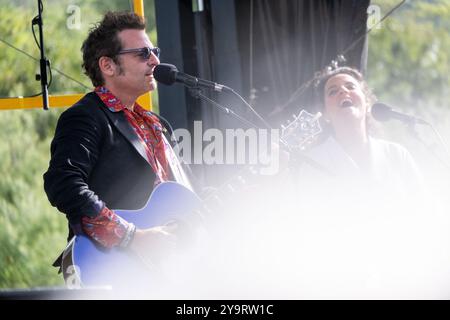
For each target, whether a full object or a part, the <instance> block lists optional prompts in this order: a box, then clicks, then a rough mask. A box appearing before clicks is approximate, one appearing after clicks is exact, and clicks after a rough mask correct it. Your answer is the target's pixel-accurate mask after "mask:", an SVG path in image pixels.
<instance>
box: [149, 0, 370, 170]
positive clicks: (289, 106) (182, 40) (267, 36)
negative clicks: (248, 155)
mask: <svg viewBox="0 0 450 320" xmlns="http://www.w3.org/2000/svg"><path fill="white" fill-rule="evenodd" d="M369 4H370V0H277V1H274V0H227V1H223V0H204V1H191V0H189V1H188V0H156V1H155V10H156V19H157V33H158V46H159V47H161V49H162V56H161V60H162V62H167V63H172V64H175V65H176V66H177V67H178V69H179V70H180V71H183V72H185V73H189V74H192V75H196V76H198V77H201V78H205V79H208V80H212V81H215V82H218V83H221V84H225V85H227V86H229V87H232V88H233V89H234V90H235V91H237V92H238V93H240V94H241V95H242V96H243V97H244V98H245V99H246V100H247V101H248V102H249V103H250V104H251V105H252V106H253V107H254V108H255V109H256V110H257V111H258V112H259V113H260V114H261V115H262V116H263V117H264V118H265V119H266V120H267V121H268V122H269V123H271V125H273V126H274V127H276V126H278V125H279V124H280V123H281V122H283V120H284V119H286V118H289V117H291V115H292V114H293V113H296V112H297V111H298V110H300V109H307V110H311V111H313V108H314V107H313V105H312V91H311V90H309V88H306V90H301V88H302V86H303V87H305V84H306V83H307V82H308V81H309V80H311V79H312V78H313V76H314V74H315V73H316V72H318V71H320V70H322V69H323V68H324V67H325V66H327V65H329V64H330V63H331V61H332V60H334V59H336V57H337V56H338V55H339V54H342V53H344V56H345V58H346V62H345V64H346V65H350V66H354V67H357V68H360V69H362V71H363V72H364V69H365V66H366V57H367V50H366V48H367V40H366V38H365V37H364V34H365V32H366V23H367V9H368V6H369ZM361 37H362V39H361V40H360V41H358V42H357V43H356V44H355V41H356V40H357V39H359V38H361ZM352 44H353V46H351V45H352ZM158 92H159V104H160V113H161V115H162V116H164V117H165V118H167V119H168V120H169V121H170V122H171V123H172V125H173V126H174V128H187V129H189V130H192V123H193V121H194V120H202V121H203V129H204V130H205V129H207V128H219V129H224V128H236V127H242V128H248V126H246V125H243V124H241V123H239V122H237V121H235V120H234V119H232V118H230V117H229V116H228V115H226V114H224V113H222V112H220V111H218V110H217V109H215V108H214V107H213V106H211V105H209V104H205V103H202V102H199V101H197V100H196V99H194V98H192V97H191V96H190V94H189V93H188V91H187V90H186V89H185V88H184V87H183V86H182V85H181V84H176V85H174V86H171V87H168V86H164V85H160V86H159V90H158ZM206 94H207V95H208V96H209V97H210V98H213V99H215V100H216V101H218V102H220V103H222V104H224V105H226V106H228V107H231V108H233V109H234V110H235V111H236V112H237V113H239V114H241V115H243V116H245V117H247V118H249V119H250V120H251V121H253V122H254V123H256V124H260V122H258V120H257V119H256V118H255V117H254V116H253V115H252V114H251V113H250V112H249V110H248V108H246V107H245V106H244V105H243V104H242V103H240V102H239V100H238V99H236V98H235V97H233V96H231V95H229V94H216V93H212V92H207V91H206ZM197 171H198V170H197ZM200 171H201V172H204V170H203V168H201V169H200Z"/></svg>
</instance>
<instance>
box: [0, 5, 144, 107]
mask: <svg viewBox="0 0 450 320" xmlns="http://www.w3.org/2000/svg"><path fill="white" fill-rule="evenodd" d="M133 11H134V12H135V13H136V14H138V15H140V16H141V17H143V16H144V1H143V0H133ZM83 96H84V94H67V95H54V96H52V95H49V97H48V103H49V107H50V108H55V107H68V106H71V105H73V104H75V103H76V102H77V101H78V100H80V99H81V98H82V97H83ZM137 101H138V103H139V104H140V105H141V106H143V107H144V108H146V109H148V110H151V109H152V98H151V94H150V92H148V93H146V94H144V95H142V96H140V97H139V98H138V100H137ZM42 107H43V106H42V96H36V97H18V98H4V99H0V110H14V109H33V108H42Z"/></svg>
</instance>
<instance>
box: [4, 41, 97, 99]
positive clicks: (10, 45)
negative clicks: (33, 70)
mask: <svg viewBox="0 0 450 320" xmlns="http://www.w3.org/2000/svg"><path fill="white" fill-rule="evenodd" d="M0 41H1V42H3V43H4V44H6V45H7V46H8V47H10V48H12V49H14V50H16V51H18V52H20V53H22V54H23V55H25V56H27V57H28V58H30V59H33V60H34V61H37V62H39V59H37V58H35V57H33V56H32V55H31V54H29V53H28V52H26V51H24V50H22V49H20V48H18V47H16V46H14V45H13V44H11V43H9V42H8V41H6V40H4V39H2V38H0ZM52 69H53V70H54V71H56V72H57V73H59V74H60V75H61V76H63V77H65V78H67V79H69V80H71V81H73V82H76V83H77V84H78V85H80V86H81V87H83V88H85V89H91V87H89V86H87V85H85V84H84V83H82V82H80V81H78V80H76V79H75V78H73V77H71V76H69V75H68V74H66V73H64V72H62V71H61V70H59V69H57V68H49V72H50V77H51V78H50V79H52V78H53V76H52ZM50 82H51V80H50ZM41 94H42V92H39V93H36V94H32V95H26V96H22V97H24V98H31V97H36V96H39V95H41ZM0 98H1V99H8V98H19V97H0Z"/></svg>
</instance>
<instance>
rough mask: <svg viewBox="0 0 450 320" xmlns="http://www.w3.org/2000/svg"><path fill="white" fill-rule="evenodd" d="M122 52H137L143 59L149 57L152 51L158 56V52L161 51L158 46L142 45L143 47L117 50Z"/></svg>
mask: <svg viewBox="0 0 450 320" xmlns="http://www.w3.org/2000/svg"><path fill="white" fill-rule="evenodd" d="M124 53H137V54H138V56H139V57H141V58H142V59H144V60H148V59H150V57H151V55H152V53H153V54H154V55H155V56H156V57H157V58H159V54H160V53H161V49H159V48H158V47H153V48H149V47H144V48H137V49H124V50H121V51H119V53H117V54H124Z"/></svg>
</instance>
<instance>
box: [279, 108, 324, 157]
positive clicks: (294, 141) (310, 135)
mask: <svg viewBox="0 0 450 320" xmlns="http://www.w3.org/2000/svg"><path fill="white" fill-rule="evenodd" d="M321 116H322V114H321V113H320V112H318V113H316V114H311V113H309V112H307V111H306V110H302V111H300V113H299V114H298V115H293V120H292V121H288V123H287V124H286V125H282V126H281V130H282V131H281V139H282V141H283V142H285V143H286V144H287V146H288V147H289V148H290V149H300V150H304V149H305V148H306V146H307V145H309V144H311V143H312V142H313V141H314V140H315V138H316V136H317V135H318V134H319V133H321V132H322V128H321V127H320V123H319V118H320V117H321Z"/></svg>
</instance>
